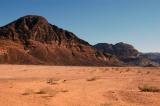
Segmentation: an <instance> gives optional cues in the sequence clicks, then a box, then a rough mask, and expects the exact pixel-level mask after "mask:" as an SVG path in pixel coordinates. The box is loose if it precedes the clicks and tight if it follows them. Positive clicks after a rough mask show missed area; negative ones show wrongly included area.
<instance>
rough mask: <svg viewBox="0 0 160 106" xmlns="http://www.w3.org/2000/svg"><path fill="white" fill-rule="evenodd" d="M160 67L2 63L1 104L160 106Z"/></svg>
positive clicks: (0, 76) (37, 105)
mask: <svg viewBox="0 0 160 106" xmlns="http://www.w3.org/2000/svg"><path fill="white" fill-rule="evenodd" d="M143 86H151V87H155V88H157V89H159V88H160V68H159V67H80V66H40V65H0V106H160V92H152V91H151V92H144V91H142V90H141V89H139V88H140V87H143Z"/></svg>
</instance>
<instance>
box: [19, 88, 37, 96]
mask: <svg viewBox="0 0 160 106" xmlns="http://www.w3.org/2000/svg"><path fill="white" fill-rule="evenodd" d="M33 93H34V91H33V90H32V89H26V90H25V91H24V93H22V95H30V94H33Z"/></svg>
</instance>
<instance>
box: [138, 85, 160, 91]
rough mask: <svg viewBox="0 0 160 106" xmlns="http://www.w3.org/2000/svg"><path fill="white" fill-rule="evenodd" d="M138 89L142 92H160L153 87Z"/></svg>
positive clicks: (147, 86) (140, 87) (143, 86)
mask: <svg viewBox="0 0 160 106" xmlns="http://www.w3.org/2000/svg"><path fill="white" fill-rule="evenodd" d="M138 88H139V90H140V91H142V92H160V89H159V88H157V87H155V86H149V85H141V86H139V87H138Z"/></svg>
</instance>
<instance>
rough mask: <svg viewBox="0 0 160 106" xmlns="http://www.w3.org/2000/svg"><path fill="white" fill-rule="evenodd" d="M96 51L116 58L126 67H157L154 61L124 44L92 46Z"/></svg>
mask: <svg viewBox="0 0 160 106" xmlns="http://www.w3.org/2000/svg"><path fill="white" fill-rule="evenodd" d="M94 47H95V48H96V49H97V50H100V51H102V52H103V53H108V54H110V55H113V56H116V57H117V58H118V59H119V60H121V61H123V62H124V63H125V64H126V65H132V66H158V65H159V64H158V63H157V62H156V61H153V60H152V59H150V58H148V57H147V56H144V55H143V54H142V53H140V52H139V51H138V50H136V49H135V48H134V47H133V46H132V45H129V44H126V43H122V42H120V43H117V44H115V45H113V44H107V43H99V44H96V45H94Z"/></svg>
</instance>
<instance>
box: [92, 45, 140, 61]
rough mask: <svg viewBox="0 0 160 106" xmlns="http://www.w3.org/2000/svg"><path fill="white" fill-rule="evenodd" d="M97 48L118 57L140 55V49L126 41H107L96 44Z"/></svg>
mask: <svg viewBox="0 0 160 106" xmlns="http://www.w3.org/2000/svg"><path fill="white" fill-rule="evenodd" d="M94 47H95V48H97V49H99V50H101V51H103V52H106V53H110V54H112V55H116V56H117V57H118V58H120V59H122V58H126V57H127V58H128V57H137V56H138V55H139V52H138V50H136V49H135V48H134V47H133V46H132V45H129V44H126V43H122V42H120V43H117V44H115V45H113V44H107V43H99V44H97V45H94Z"/></svg>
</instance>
